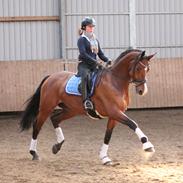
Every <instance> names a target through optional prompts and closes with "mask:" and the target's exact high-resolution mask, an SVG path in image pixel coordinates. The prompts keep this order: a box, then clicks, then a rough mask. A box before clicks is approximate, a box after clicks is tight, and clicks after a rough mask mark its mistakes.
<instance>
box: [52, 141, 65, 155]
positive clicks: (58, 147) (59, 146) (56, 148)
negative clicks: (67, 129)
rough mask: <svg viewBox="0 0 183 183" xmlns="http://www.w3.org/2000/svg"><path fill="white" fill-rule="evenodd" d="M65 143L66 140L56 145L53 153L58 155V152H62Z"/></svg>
mask: <svg viewBox="0 0 183 183" xmlns="http://www.w3.org/2000/svg"><path fill="white" fill-rule="evenodd" d="M63 143H64V140H63V141H62V142H61V143H58V144H55V145H53V147H52V153H53V154H57V153H58V151H60V149H61V146H62V144H63Z"/></svg>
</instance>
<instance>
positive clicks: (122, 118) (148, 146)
mask: <svg viewBox="0 0 183 183" xmlns="http://www.w3.org/2000/svg"><path fill="white" fill-rule="evenodd" d="M116 120H117V121H119V122H120V123H122V124H125V125H127V126H128V127H129V128H131V129H132V130H133V131H134V132H135V133H136V134H137V136H138V138H139V139H140V141H141V142H142V144H143V150H144V151H146V152H155V149H154V146H153V144H152V143H151V142H150V141H149V140H148V137H147V136H146V135H145V134H144V133H143V132H142V130H141V129H140V128H139V127H138V124H137V123H136V122H135V121H133V120H132V119H130V118H129V117H128V116H127V115H125V114H124V113H123V112H121V111H119V112H118V114H116Z"/></svg>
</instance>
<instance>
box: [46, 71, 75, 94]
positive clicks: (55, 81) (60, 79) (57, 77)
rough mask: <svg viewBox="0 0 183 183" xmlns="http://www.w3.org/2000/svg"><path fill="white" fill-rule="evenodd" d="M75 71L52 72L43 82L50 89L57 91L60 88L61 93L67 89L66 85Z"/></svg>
mask: <svg viewBox="0 0 183 183" xmlns="http://www.w3.org/2000/svg"><path fill="white" fill-rule="evenodd" d="M74 74H75V73H73V72H68V71H61V72H56V73H53V74H51V75H50V76H49V77H48V79H47V80H46V81H45V83H44V84H43V88H45V89H46V90H47V91H48V90H52V91H53V90H54V91H55V92H56V91H58V90H59V93H60V92H61V93H62V92H64V91H65V86H66V84H67V82H68V80H69V78H70V77H72V76H73V75H74Z"/></svg>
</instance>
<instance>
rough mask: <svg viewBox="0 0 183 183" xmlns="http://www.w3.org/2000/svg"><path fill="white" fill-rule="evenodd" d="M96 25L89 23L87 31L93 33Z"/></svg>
mask: <svg viewBox="0 0 183 183" xmlns="http://www.w3.org/2000/svg"><path fill="white" fill-rule="evenodd" d="M94 29H95V26H93V25H87V26H86V32H89V33H92V32H94Z"/></svg>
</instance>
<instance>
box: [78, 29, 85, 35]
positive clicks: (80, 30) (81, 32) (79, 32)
mask: <svg viewBox="0 0 183 183" xmlns="http://www.w3.org/2000/svg"><path fill="white" fill-rule="evenodd" d="M83 32H84V29H82V28H80V29H79V30H78V34H79V36H81V35H82V34H83Z"/></svg>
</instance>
